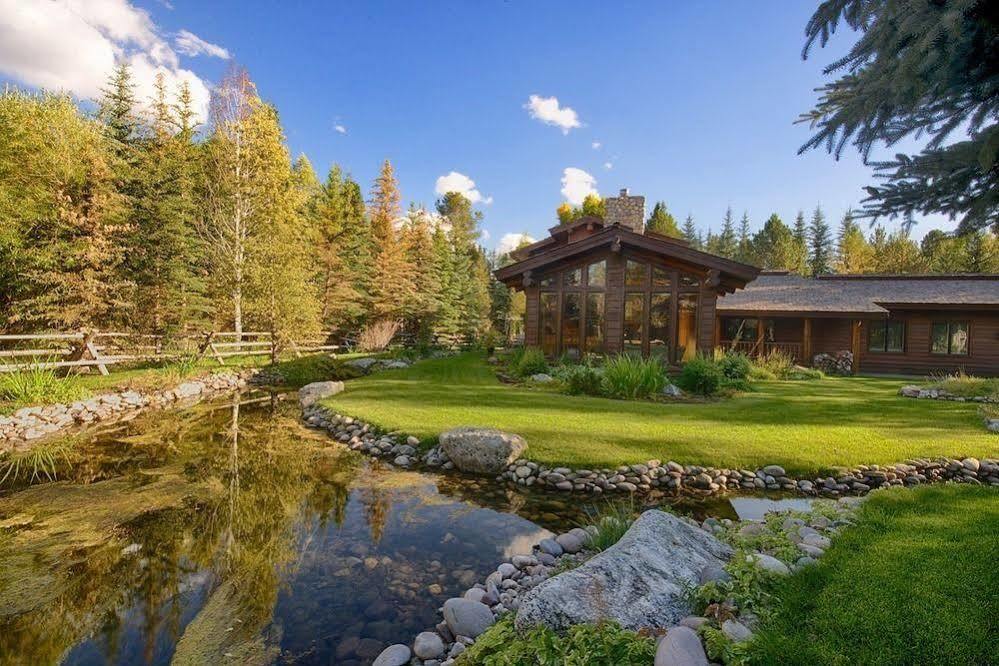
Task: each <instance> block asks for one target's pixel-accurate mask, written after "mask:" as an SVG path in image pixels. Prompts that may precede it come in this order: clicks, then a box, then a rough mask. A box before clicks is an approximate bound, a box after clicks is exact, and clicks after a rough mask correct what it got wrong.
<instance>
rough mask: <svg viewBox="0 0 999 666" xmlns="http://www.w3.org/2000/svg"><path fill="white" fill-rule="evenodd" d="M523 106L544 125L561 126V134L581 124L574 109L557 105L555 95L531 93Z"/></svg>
mask: <svg viewBox="0 0 999 666" xmlns="http://www.w3.org/2000/svg"><path fill="white" fill-rule="evenodd" d="M524 108H525V109H527V110H528V111H529V112H530V114H531V117H532V118H535V119H537V120H540V121H541V122H543V123H544V124H546V125H554V126H556V127H558V128H561V130H562V134H568V133H569V130H571V129H575V128H577V127H582V126H583V124H582V123H581V122H579V116H577V115H576V112H575V110H573V109H572V108H570V107H568V106H559V103H558V98H557V97H541V96H539V95H531V96H530V98H529V99H528V100H527V104H525V105H524Z"/></svg>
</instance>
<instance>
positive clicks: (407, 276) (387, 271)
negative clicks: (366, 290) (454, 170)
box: [368, 160, 415, 322]
mask: <svg viewBox="0 0 999 666" xmlns="http://www.w3.org/2000/svg"><path fill="white" fill-rule="evenodd" d="M399 198H400V197H399V186H398V184H397V183H396V180H395V175H394V174H393V172H392V164H391V163H390V162H389V161H388V160H385V162H384V163H383V164H382V170H381V173H380V174H379V175H378V178H377V179H376V180H375V184H374V186H373V187H372V189H371V205H370V207H369V209H368V213H369V215H370V218H371V235H372V239H373V241H374V246H375V256H374V267H373V272H372V279H371V299H372V303H371V307H372V314H373V315H374V317H375V318H376V319H380V320H392V321H400V322H401V320H402V319H403V317H404V316H405V314H406V309H407V308H408V306H409V304H410V303H412V300H413V298H414V291H415V290H414V287H413V281H412V274H411V270H410V268H411V267H410V265H409V263H408V262H407V260H406V253H405V249H404V248H403V246H402V243H401V242H400V241H399V237H398V234H397V232H396V229H395V223H396V220H398V219H399V217H400V216H401V211H400V209H399Z"/></svg>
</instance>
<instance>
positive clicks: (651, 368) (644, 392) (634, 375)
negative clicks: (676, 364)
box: [602, 354, 666, 400]
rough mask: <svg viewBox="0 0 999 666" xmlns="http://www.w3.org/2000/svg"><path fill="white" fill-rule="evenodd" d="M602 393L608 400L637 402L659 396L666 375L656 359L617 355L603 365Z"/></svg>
mask: <svg viewBox="0 0 999 666" xmlns="http://www.w3.org/2000/svg"><path fill="white" fill-rule="evenodd" d="M603 375H604V376H603V383H602V387H603V392H604V395H606V396H607V397H609V398H619V399H630V400H638V399H643V398H649V397H652V396H654V395H657V394H659V393H660V392H661V391H662V390H663V387H664V386H665V385H666V374H665V373H664V372H663V366H662V364H661V363H660V362H659V360H658V359H655V358H641V357H639V356H634V355H631V354H619V355H618V356H614V357H612V358H610V359H608V360H607V362H606V363H605V364H604V373H603Z"/></svg>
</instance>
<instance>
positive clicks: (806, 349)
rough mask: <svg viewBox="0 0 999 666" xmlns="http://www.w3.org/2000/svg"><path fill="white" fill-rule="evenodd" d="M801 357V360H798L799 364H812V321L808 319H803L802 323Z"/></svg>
mask: <svg viewBox="0 0 999 666" xmlns="http://www.w3.org/2000/svg"><path fill="white" fill-rule="evenodd" d="M801 355H802V357H803V358H801V359H799V361H798V362H799V363H801V364H802V365H811V364H812V319H811V318H810V317H805V319H804V321H803V322H802V335H801Z"/></svg>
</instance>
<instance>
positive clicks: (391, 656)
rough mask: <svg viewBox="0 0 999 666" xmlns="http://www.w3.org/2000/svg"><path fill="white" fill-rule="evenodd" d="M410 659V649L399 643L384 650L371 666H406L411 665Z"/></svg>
mask: <svg viewBox="0 0 999 666" xmlns="http://www.w3.org/2000/svg"><path fill="white" fill-rule="evenodd" d="M409 657H410V651H409V647H408V646H406V645H403V644H402V643H397V644H395V645H390V646H388V647H387V648H385V649H384V650H382V652H381V654H379V655H378V658H377V659H375V661H374V662H373V663H372V665H371V666H406V664H408V663H409Z"/></svg>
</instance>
